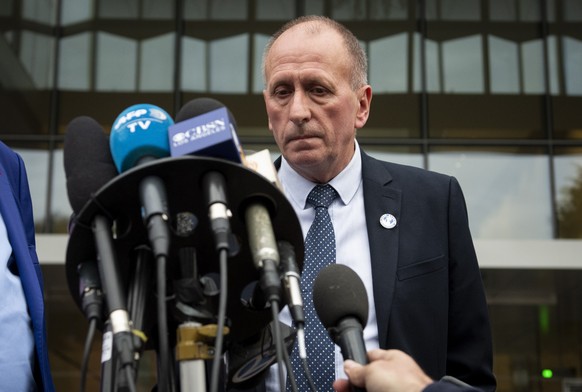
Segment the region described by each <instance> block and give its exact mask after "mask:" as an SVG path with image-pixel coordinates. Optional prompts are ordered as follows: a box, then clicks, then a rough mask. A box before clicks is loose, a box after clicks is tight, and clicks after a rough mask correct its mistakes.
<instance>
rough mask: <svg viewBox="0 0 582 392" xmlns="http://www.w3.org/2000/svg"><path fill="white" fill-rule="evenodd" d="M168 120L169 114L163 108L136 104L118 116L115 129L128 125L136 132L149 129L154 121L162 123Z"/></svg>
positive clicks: (130, 130) (132, 131)
mask: <svg viewBox="0 0 582 392" xmlns="http://www.w3.org/2000/svg"><path fill="white" fill-rule="evenodd" d="M167 120H168V115H167V114H166V113H165V112H164V111H163V110H161V109H158V108H156V107H152V106H151V105H135V106H132V107H130V108H128V109H127V110H126V111H125V112H124V113H122V114H121V115H120V116H119V117H118V119H117V121H116V122H115V125H114V127H113V129H114V130H116V131H117V130H119V129H120V128H121V127H126V128H127V129H128V130H129V132H130V133H134V132H136V131H137V130H139V129H141V130H144V131H145V130H147V129H148V128H149V127H150V125H151V124H152V122H158V123H161V122H164V121H167Z"/></svg>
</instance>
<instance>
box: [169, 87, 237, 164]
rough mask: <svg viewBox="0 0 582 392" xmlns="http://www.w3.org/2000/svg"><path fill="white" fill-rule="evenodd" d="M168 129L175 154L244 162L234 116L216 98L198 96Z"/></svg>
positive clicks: (171, 146)
mask: <svg viewBox="0 0 582 392" xmlns="http://www.w3.org/2000/svg"><path fill="white" fill-rule="evenodd" d="M168 131H169V140H170V153H171V155H172V156H173V157H174V156H182V155H199V156H205V157H213V158H222V159H225V160H227V161H231V162H236V163H243V162H244V159H245V155H244V152H243V150H242V148H241V145H240V142H239V139H238V136H237V134H236V121H235V120H234V116H233V115H232V113H231V112H230V110H228V109H227V108H226V106H224V105H223V104H222V103H221V102H219V101H217V100H216V99H212V98H196V99H193V100H191V101H190V102H188V103H186V104H185V105H184V106H183V107H182V109H180V111H179V112H178V114H177V115H176V123H175V124H174V125H172V126H170V128H169V129H168Z"/></svg>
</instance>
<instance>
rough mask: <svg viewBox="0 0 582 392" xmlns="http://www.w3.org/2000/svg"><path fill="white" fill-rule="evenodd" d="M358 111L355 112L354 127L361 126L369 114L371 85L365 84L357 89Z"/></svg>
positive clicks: (364, 123)
mask: <svg viewBox="0 0 582 392" xmlns="http://www.w3.org/2000/svg"><path fill="white" fill-rule="evenodd" d="M358 94H359V95H358V97H359V98H358V103H359V107H358V111H357V113H356V129H359V128H363V127H364V125H366V121H368V117H369V116H370V106H371V104H372V87H371V86H370V85H369V84H367V85H365V86H363V87H361V88H360V90H359V91H358Z"/></svg>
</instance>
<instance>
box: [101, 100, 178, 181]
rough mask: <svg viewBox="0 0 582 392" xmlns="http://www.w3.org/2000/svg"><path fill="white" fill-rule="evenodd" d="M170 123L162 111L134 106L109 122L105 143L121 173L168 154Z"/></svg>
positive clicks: (170, 120)
mask: <svg viewBox="0 0 582 392" xmlns="http://www.w3.org/2000/svg"><path fill="white" fill-rule="evenodd" d="M173 123H174V121H173V120H172V118H171V117H170V115H169V114H168V113H166V112H165V111H164V110H163V109H162V108H159V107H157V106H155V105H151V104H137V105H133V106H130V107H128V108H127V109H125V110H124V111H123V112H121V114H119V116H117V118H116V119H115V121H114V123H113V127H112V128H111V135H110V137H109V144H110V148H111V155H112V156H113V161H114V162H115V165H116V167H117V170H118V171H119V172H120V173H121V172H124V171H126V170H128V169H131V168H132V167H134V166H137V165H138V164H140V163H144V162H147V161H150V160H153V159H157V158H163V157H167V156H169V155H170V147H169V142H168V127H169V126H170V125H172V124H173Z"/></svg>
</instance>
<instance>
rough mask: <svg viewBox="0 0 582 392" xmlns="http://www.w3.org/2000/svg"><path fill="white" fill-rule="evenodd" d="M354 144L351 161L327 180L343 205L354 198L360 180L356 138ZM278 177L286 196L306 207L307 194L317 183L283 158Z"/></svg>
mask: <svg viewBox="0 0 582 392" xmlns="http://www.w3.org/2000/svg"><path fill="white" fill-rule="evenodd" d="M355 146H356V148H355V151H354V156H353V157H352V159H351V161H350V162H349V163H348V165H347V166H346V167H345V168H344V170H342V171H341V172H340V173H339V174H338V175H337V176H335V177H334V178H333V179H332V180H331V181H330V182H329V184H330V185H331V186H333V187H334V188H335V190H336V191H337V193H338V195H339V197H340V199H341V201H342V203H343V204H344V205H347V204H349V203H350V201H351V200H352V199H353V198H354V196H355V194H356V192H357V191H358V188H359V187H360V184H361V182H362V155H361V154H360V146H359V144H358V141H357V140H356V141H355ZM279 178H280V179H281V182H282V183H283V186H284V188H285V194H286V195H287V197H289V198H291V199H292V200H293V202H294V203H295V204H296V205H298V206H301V207H302V208H303V209H306V208H307V207H308V206H307V196H308V195H309V192H311V190H312V189H313V187H314V186H316V185H317V184H316V183H314V182H311V181H309V180H307V179H305V178H304V177H302V176H301V175H300V174H299V173H297V172H296V171H295V170H293V168H292V167H291V166H290V165H289V163H288V162H287V161H286V160H285V158H282V159H281V168H280V169H279Z"/></svg>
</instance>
